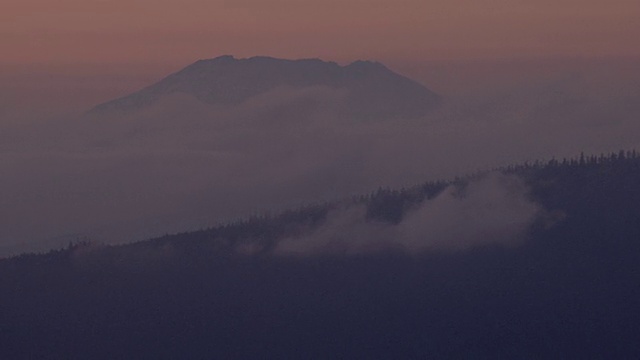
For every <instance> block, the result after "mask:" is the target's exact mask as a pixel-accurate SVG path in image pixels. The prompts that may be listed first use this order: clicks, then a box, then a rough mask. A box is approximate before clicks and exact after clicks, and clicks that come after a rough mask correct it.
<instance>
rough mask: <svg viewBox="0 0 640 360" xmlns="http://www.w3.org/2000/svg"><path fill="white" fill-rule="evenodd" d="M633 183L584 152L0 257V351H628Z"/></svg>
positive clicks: (618, 156) (621, 354)
mask: <svg viewBox="0 0 640 360" xmlns="http://www.w3.org/2000/svg"><path fill="white" fill-rule="evenodd" d="M638 182H640V157H638V154H637V153H635V152H631V151H630V152H624V151H621V152H616V153H613V154H609V155H607V156H596V155H589V154H586V155H583V156H580V157H577V158H573V159H569V160H567V159H555V160H551V161H549V162H546V163H531V164H520V165H515V166H509V167H506V168H503V169H500V170H499V171H495V172H488V173H482V174H476V175H473V176H464V177H459V178H457V179H454V180H451V181H438V182H428V183H423V184H420V185H418V186H415V187H412V188H407V189H381V190H380V191H377V192H375V193H372V194H370V195H365V196H361V197H357V198H354V199H352V200H350V201H346V202H340V203H328V204H317V205H314V206H307V207H304V208H301V209H297V210H295V209H294V210H290V211H286V212H283V213H280V214H276V215H273V216H263V217H259V218H253V219H246V220H244V221H240V222H236V223H231V224H226V225H221V226H217V227H213V228H210V229H206V230H202V231H196V232H187V233H182V234H176V235H173V236H165V237H161V238H157V239H152V240H149V241H145V242H139V243H136V244H130V245H121V246H101V245H100V244H91V243H78V244H75V245H71V246H69V247H67V248H65V249H62V250H58V251H52V252H50V253H48V254H43V255H23V256H20V257H16V258H12V259H4V260H0V295H1V296H0V305H2V308H3V309H11V310H10V311H1V312H0V334H2V336H0V345H1V346H0V356H3V357H6V358H12V359H22V358H33V357H37V358H60V357H66V355H67V354H74V356H77V357H78V358H88V357H90V358H95V359H112V358H120V357H131V356H135V357H139V358H174V357H184V356H186V357H189V358H211V357H220V358H243V359H244V358H246V359H250V358H255V357H262V358H283V357H285V358H299V357H305V358H326V357H345V358H351V357H362V356H364V357H367V358H381V359H387V358H424V357H434V358H452V357H467V356H469V355H470V354H472V355H473V356H474V357H476V358H486V359H492V358H521V357H532V358H567V357H569V358H574V357H577V358H611V357H615V358H636V357H637V356H638V355H639V354H640V348H639V347H638V343H637V341H635V338H636V337H637V332H638V324H639V323H640V321H639V320H640V313H639V312H638V311H637V301H638V298H639V297H640V293H639V292H638V287H637V283H638V281H639V280H640V279H639V274H640V271H639V270H640V269H639V264H640V243H639V242H638V239H639V237H640V218H639V216H640V215H639V214H640V188H638V186H637V184H638ZM61 329H64V331H61ZM594 338H596V339H597V341H594Z"/></svg>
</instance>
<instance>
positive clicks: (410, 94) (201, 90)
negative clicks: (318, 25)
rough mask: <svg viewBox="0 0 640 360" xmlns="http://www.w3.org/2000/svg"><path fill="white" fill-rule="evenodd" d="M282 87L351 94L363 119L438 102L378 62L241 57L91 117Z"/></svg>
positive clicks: (221, 60)
mask: <svg viewBox="0 0 640 360" xmlns="http://www.w3.org/2000/svg"><path fill="white" fill-rule="evenodd" d="M279 87H289V88H309V87H328V88H331V89H336V90H338V89H339V90H346V92H347V95H346V99H344V103H343V104H342V107H341V108H342V109H344V111H345V113H346V114H348V115H351V116H359V117H391V118H395V117H401V118H407V117H417V116H421V115H424V114H425V113H427V112H428V111H429V110H430V109H432V108H433V107H434V106H436V105H437V104H438V102H439V96H438V95H437V94H435V93H434V92H432V91H431V90H429V89H427V88H426V87H424V86H422V85H421V84H419V83H417V82H415V81H413V80H411V79H408V78H406V77H403V76H401V75H399V74H397V73H394V72H393V71H391V70H389V69H388V68H387V67H385V66H384V65H383V64H381V63H378V62H371V61H356V62H353V63H351V64H349V65H347V66H340V65H338V64H336V63H334V62H325V61H322V60H319V59H305V60H283V59H275V58H270V57H252V58H248V59H236V58H234V57H233V56H229V55H227V56H221V57H217V58H215V59H209V60H200V61H197V62H195V63H193V64H192V65H189V66H187V67H186V68H184V69H182V70H180V71H178V72H176V73H173V74H171V75H169V76H167V77H166V78H164V79H162V80H160V81H159V82H157V83H155V84H153V85H150V86H148V87H146V88H144V89H142V90H140V91H138V92H135V93H133V94H130V95H127V96H124V97H121V98H119V99H115V100H112V101H109V102H106V103H103V104H100V105H97V106H96V107H94V108H93V109H92V110H91V111H90V113H93V114H112V113H129V112H132V111H136V110H139V109H143V108H145V107H148V106H151V105H153V104H155V103H156V102H158V101H159V100H160V99H161V98H162V97H163V96H167V95H172V94H188V95H191V96H193V97H195V98H196V99H198V100H200V101H202V102H204V103H208V104H225V105H234V104H240V103H242V102H244V101H246V100H248V99H249V98H251V97H254V96H256V95H260V94H263V93H266V92H268V91H270V90H273V89H277V88H279Z"/></svg>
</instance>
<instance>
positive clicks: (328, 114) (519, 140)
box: [0, 64, 640, 256]
mask: <svg viewBox="0 0 640 360" xmlns="http://www.w3.org/2000/svg"><path fill="white" fill-rule="evenodd" d="M614 65H615V64H614ZM468 66H469V67H473V66H474V65H473V64H471V65H468ZM611 66H612V65H611V64H609V65H607V66H602V67H600V68H598V69H600V70H598V71H595V70H593V69H595V68H593V69H592V68H587V69H585V70H580V71H577V70H576V71H571V72H565V71H561V72H559V73H553V72H552V73H551V74H547V75H544V76H542V75H540V74H539V72H534V75H535V76H533V75H532V76H531V78H529V77H528V75H526V74H528V72H527V70H528V68H526V67H525V68H522V69H516V70H513V71H512V72H509V73H507V74H506V75H504V74H503V77H501V78H499V79H496V78H494V76H489V75H487V74H486V73H490V72H489V71H488V70H485V69H483V68H480V70H477V71H478V72H481V73H482V74H483V76H484V77H483V78H480V80H478V81H476V80H477V79H476V78H474V77H469V78H470V79H471V80H469V79H467V80H466V81H464V80H465V79H458V82H459V84H458V85H457V86H458V91H449V93H448V94H447V93H445V94H444V95H445V97H444V98H445V103H444V104H443V106H442V107H441V108H439V109H438V110H436V111H434V112H433V113H431V114H429V116H427V117H423V118H416V119H403V120H397V119H396V120H389V119H384V118H381V119H357V120H355V119H350V118H348V117H346V116H343V115H341V112H340V106H341V99H343V98H344V96H345V94H344V93H343V92H341V91H340V90H335V89H329V88H326V87H314V88H307V89H293V88H280V89H275V90H274V91H272V92H270V93H266V94H262V95H260V96H258V97H256V98H253V99H250V100H249V101H247V102H246V103H244V104H241V105H239V106H235V107H224V106H217V107H216V106H210V105H207V104H202V103H199V102H197V101H196V100H195V99H193V98H189V97H188V96H185V95H184V94H177V95H175V96H172V97H169V98H166V99H163V101H162V102H161V103H159V104H158V105H157V107H154V108H152V109H149V110H148V111H146V112H142V113H139V114H136V115H135V116H129V117H122V118H120V117H111V118H105V119H91V118H86V117H60V116H53V115H52V116H49V117H47V118H46V119H43V118H40V117H39V116H40V115H41V114H39V115H38V117H34V118H32V119H23V118H22V117H20V118H13V117H12V116H11V115H7V114H10V113H13V112H14V111H12V110H11V109H9V108H7V107H6V106H9V105H11V104H12V103H13V102H12V101H10V100H11V99H9V100H7V101H0V103H1V104H4V105H6V106H5V107H4V108H2V106H0V108H2V109H4V110H2V111H3V113H2V114H4V117H3V118H1V119H0V166H1V167H2V169H3V174H2V177H0V191H2V193H1V195H2V196H0V215H2V216H0V256H4V255H6V254H9V253H15V252H20V251H24V250H46V249H49V248H52V247H58V246H65V245H66V244H67V243H68V241H69V240H74V239H75V238H76V237H78V236H81V237H89V238H91V239H92V240H93V241H97V242H104V243H122V242H129V241H134V240H143V239H145V238H148V237H152V236H159V235H163V234H165V233H172V232H182V231H189V230H196V229H199V228H202V227H208V226H214V225H216V224H220V223H225V222H227V221H229V220H233V219H236V218H239V217H246V216H248V215H251V214H255V213H261V212H265V211H270V212H272V213H273V212H278V211H279V210H282V209H285V208H287V207H296V206H299V205H301V204H308V203H313V202H324V201H333V200H340V199H343V198H349V197H350V196H351V195H356V194H363V193H368V192H371V191H373V190H375V189H376V188H378V187H379V186H390V187H394V188H395V187H400V186H410V185H413V184H417V183H421V182H423V181H426V180H437V179H448V178H451V177H453V176H456V175H464V174H468V173H471V172H474V171H476V170H479V169H488V168H492V167H495V166H500V165H507V164H513V163H517V162H521V161H525V160H535V159H540V158H547V159H549V158H551V157H552V156H555V157H557V158H561V157H564V156H575V155H576V154H579V153H580V152H581V151H585V152H586V153H596V154H598V153H600V152H608V151H616V150H619V149H620V148H628V149H631V148H634V147H635V148H640V142H639V140H638V136H637V134H638V132H639V131H640V123H639V122H638V121H637V119H638V117H639V116H640V102H638V101H637V99H638V96H640V87H639V86H638V84H640V82H638V81H637V79H638V75H637V74H640V72H639V71H636V70H637V66H636V67H634V66H632V65H628V66H627V67H626V68H625V69H626V70H624V69H623V70H624V71H622V70H616V71H617V72H615V73H613V70H611V69H612V67H611ZM616 69H617V68H616ZM596 70H597V69H596ZM609 70H611V71H609ZM456 71H457V68H455V67H452V68H451V69H449V70H447V72H445V73H442V74H439V75H438V76H439V77H441V78H444V79H449V78H451V77H455V76H457V75H456V74H458V72H456ZM495 71H496V72H497V70H495ZM513 74H515V75H518V74H519V75H520V77H517V76H515V75H514V76H511V75H513ZM523 74H525V75H523ZM634 74H636V75H634ZM490 75H491V74H490ZM507 75H508V76H507ZM614 75H615V76H614ZM460 76H462V75H460ZM513 78H515V79H517V80H518V81H515V80H509V79H513ZM44 80H46V79H43V81H44ZM442 81H444V80H442ZM509 81H510V82H509ZM425 83H427V85H429V83H428V82H425ZM460 89H462V90H460ZM7 91H8V90H7V89H5V91H4V92H2V91H0V94H4V93H6V92H7ZM68 91H70V90H68ZM87 97H94V95H91V94H88V95H87ZM21 98H22V99H25V100H24V101H26V102H32V103H31V104H26V103H24V104H22V105H21V107H23V108H26V107H33V108H34V109H39V107H38V104H39V98H38V97H33V98H31V97H28V96H26V95H25V96H24V97H21ZM28 105H29V106H28ZM90 105H93V103H91V104H87V106H86V108H89V107H90ZM5 110H6V111H5ZM38 112H40V111H38ZM0 116H1V114H0ZM23 120H24V121H23ZM498 188H500V187H498ZM500 189H502V188H500ZM480 190H482V189H478V190H477V192H473V193H474V194H475V193H477V194H480V193H482V192H481V191H480ZM450 191H453V190H450ZM485 191H487V192H488V191H489V190H485ZM500 194H501V193H497V194H495V195H496V196H498V195H500ZM443 196H444V195H443ZM456 196H457V195H456V193H455V192H453V193H451V194H450V195H449V197H444V198H442V199H439V201H442V202H443V203H442V204H440V205H439V207H438V209H439V210H440V211H439V212H436V211H435V210H433V209H431V210H429V209H428V208H425V209H421V210H420V211H422V213H424V214H425V215H424V216H427V215H426V214H428V213H429V211H431V212H433V214H432V215H430V216H431V217H428V218H436V215H438V214H442V213H444V211H445V209H448V208H450V209H452V210H450V212H452V211H454V210H455V211H461V212H464V211H465V208H464V207H462V205H463V204H466V205H465V206H471V205H472V204H475V202H474V201H476V202H479V201H480V199H477V198H474V197H471V198H467V199H466V200H465V201H462V202H457V200H456V199H457V198H456ZM474 199H475V200H474ZM445 200H446V201H445ZM516 205H517V204H516ZM425 206H427V205H426V204H425ZM514 206H515V205H514ZM350 211H354V212H357V211H361V210H357V209H352V210H350ZM420 211H418V210H416V212H414V213H412V214H422V213H421V212H420ZM469 211H470V210H469ZM508 215H509V214H506V215H505V216H508ZM336 216H337V215H336ZM415 216H418V215H415ZM349 219H351V220H349ZM358 219H359V217H358V216H355V215H353V214H351V215H349V216H347V217H346V218H341V217H340V216H337V218H336V219H335V220H334V222H335V223H336V225H335V226H336V227H337V228H340V227H342V228H344V227H348V228H349V229H352V228H351V227H349V226H348V225H349V222H348V221H352V222H353V221H355V222H356V223H355V227H354V228H353V229H357V228H358V226H360V225H358V224H359V223H358V222H357V220H358ZM451 219H454V218H451ZM452 221H453V220H452ZM514 221H515V220H514ZM344 222H347V223H346V224H345V223H344ZM405 222H406V224H405V226H406V228H405V229H403V230H402V234H403V235H402V236H400V235H397V234H394V236H395V237H396V238H398V239H399V238H403V239H404V241H406V243H404V244H403V245H402V246H405V247H411V246H418V245H416V244H424V243H425V242H426V243H437V242H438V241H439V240H437V239H429V240H428V241H426V240H416V239H418V238H419V236H418V235H416V234H420V233H422V232H421V231H419V230H418V229H420V228H421V226H425V227H428V228H430V229H431V230H432V231H434V232H435V231H436V230H437V231H440V232H445V229H451V230H450V231H459V232H461V231H462V229H457V228H456V226H455V224H456V223H455V222H454V223H453V224H452V223H450V222H447V221H444V219H440V220H439V221H434V222H433V223H429V220H428V219H427V220H424V222H419V221H418V220H415V222H412V215H408V216H407V218H406V219H405ZM490 222H491V219H483V221H482V222H481V223H483V224H487V223H490ZM34 224H37V225H38V226H34ZM421 224H422V225H421ZM424 224H427V225H424ZM447 224H449V225H447ZM366 225H367V226H366V227H367V229H369V227H368V226H369V225H371V224H366ZM445 225H447V226H448V227H446V226H445ZM438 226H440V228H438ZM386 230H387V229H386V228H385V229H384V231H386ZM485 230H486V231H489V230H490V229H485ZM485 230H483V231H485ZM327 231H329V230H327ZM349 231H351V230H349ZM353 231H356V232H358V231H360V230H353ZM362 231H364V230H362ZM384 231H382V230H380V229H376V231H374V232H382V233H384ZM394 231H395V232H399V231H400V229H398V228H396V229H395V230H394ZM447 231H449V230H447ZM478 231H479V230H478ZM478 231H476V230H474V232H473V234H477V233H478ZM335 232H336V233H340V234H342V232H339V231H337V230H336V231H335ZM374 235H376V234H372V235H371V236H372V237H373V236H374ZM396 235H397V236H396ZM458 235H459V238H461V239H464V238H465V234H464V233H462V234H458ZM445 237H446V236H443V237H441V238H445ZM474 238H475V237H474ZM411 239H413V240H411ZM412 241H413V242H412ZM443 241H444V240H443ZM465 241H467V240H461V243H460V244H459V246H461V247H464V246H466V245H465V244H466V243H465ZM447 242H449V240H447ZM384 244H387V243H384ZM412 244H414V245H412ZM362 246H365V247H367V246H370V243H369V242H367V243H366V244H363V245H362ZM385 246H386V245H385ZM353 251H355V250H353ZM357 251H360V250H357Z"/></svg>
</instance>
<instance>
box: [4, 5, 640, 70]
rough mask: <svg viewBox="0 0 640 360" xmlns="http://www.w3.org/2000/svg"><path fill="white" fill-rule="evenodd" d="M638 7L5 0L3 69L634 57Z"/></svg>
mask: <svg viewBox="0 0 640 360" xmlns="http://www.w3.org/2000/svg"><path fill="white" fill-rule="evenodd" d="M638 39H640V1H638V0H613V1H612V0H56V1H52V0H3V1H2V5H1V6H0V48H1V49H2V51H0V63H62V64H71V63H104V62H117V63H127V62H141V63H144V62H164V63H189V62H191V61H192V60H194V59H197V58H210V57H215V56H217V55H221V54H234V55H236V56H240V57H245V56H252V55H257V54H259V55H271V56H277V57H289V58H300V57H321V58H325V59H328V60H337V61H343V60H344V61H348V60H351V59H354V58H368V59H388V60H438V59H477V58H481V59H482V58H514V57H515V58H529V57H531V58H540V57H542V58H544V57H572V56H575V57H602V56H613V57H638V56H640V46H637V42H638Z"/></svg>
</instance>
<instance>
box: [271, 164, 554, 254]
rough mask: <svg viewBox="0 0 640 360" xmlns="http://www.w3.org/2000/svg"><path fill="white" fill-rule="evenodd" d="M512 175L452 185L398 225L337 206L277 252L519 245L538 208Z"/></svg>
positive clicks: (413, 250) (417, 250)
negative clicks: (462, 185) (320, 223)
mask: <svg viewBox="0 0 640 360" xmlns="http://www.w3.org/2000/svg"><path fill="white" fill-rule="evenodd" d="M542 211H543V210H542V207H541V206H540V205H539V204H537V203H535V202H534V201H532V200H531V199H530V198H529V196H528V188H527V186H526V185H525V184H524V182H523V181H522V180H521V179H520V178H518V177H516V176H513V175H503V174H500V173H491V174H488V175H486V176H483V177H482V178H480V179H477V180H474V181H472V182H470V183H469V184H468V185H466V186H464V187H462V188H460V187H456V186H453V185H452V186H450V187H448V188H447V189H445V190H444V191H443V192H442V193H441V194H439V195H438V196H437V197H435V198H433V199H431V200H425V201H424V202H423V203H422V204H421V205H420V206H419V207H418V208H417V209H414V210H413V211H411V212H409V213H408V214H406V215H405V217H404V219H403V220H402V221H401V222H400V223H399V224H397V225H391V224H387V223H381V222H376V221H371V220H368V219H367V217H366V208H365V206H352V207H347V208H342V209H339V210H335V211H333V212H332V213H330V214H329V216H328V218H327V221H326V223H325V224H324V225H323V226H321V227H320V228H318V229H316V230H314V231H313V232H312V233H310V234H308V235H306V236H303V237H298V238H289V239H286V240H283V241H282V242H280V243H279V245H278V246H277V248H276V250H275V251H276V253H277V254H280V255H313V254H360V253H371V252H377V251H382V250H392V249H398V250H402V251H406V252H409V253H421V252H425V251H429V250H445V251H459V250H465V249H470V248H473V247H477V246H483V245H492V244H499V245H505V246H512V245H517V244H519V243H521V242H522V241H524V239H525V237H526V233H527V230H528V229H529V227H530V226H531V224H532V223H533V222H534V221H535V220H536V218H537V217H538V216H539V215H540V214H541V213H542Z"/></svg>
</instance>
